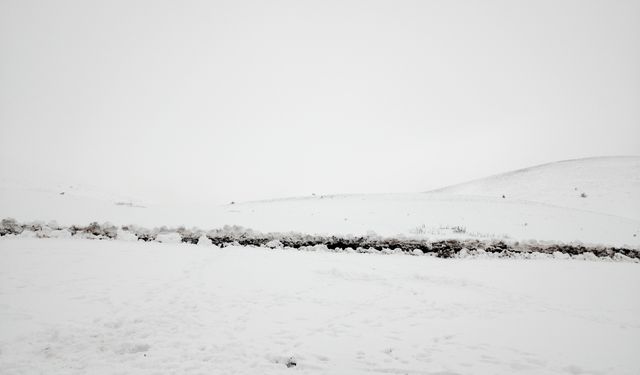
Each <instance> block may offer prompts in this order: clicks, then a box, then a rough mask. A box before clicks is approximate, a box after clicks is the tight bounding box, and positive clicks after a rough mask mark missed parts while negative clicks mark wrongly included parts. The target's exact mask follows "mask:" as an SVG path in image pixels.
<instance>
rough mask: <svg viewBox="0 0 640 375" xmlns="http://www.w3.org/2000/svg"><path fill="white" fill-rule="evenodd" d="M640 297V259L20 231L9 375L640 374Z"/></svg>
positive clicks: (6, 261) (4, 369)
mask: <svg viewBox="0 0 640 375" xmlns="http://www.w3.org/2000/svg"><path fill="white" fill-rule="evenodd" d="M639 295H640V272H638V265H637V264H635V263H616V262H603V261H597V262H592V261H576V260H566V261H562V260H557V259H542V260H517V259H446V260H445V259H437V258H432V257H428V256H423V257H411V256H403V255H381V254H347V253H322V252H311V253H309V252H296V251H282V250H265V249H254V248H242V247H229V248H224V249H218V248H215V247H203V246H192V245H185V244H177V245H176V244H159V243H143V242H133V243H129V242H123V241H95V240H94V241H90V240H81V239H28V238H17V237H13V236H8V237H3V238H0V373H2V374H38V373H42V374H133V373H135V374H172V373H173V374H187V373H188V374H266V373H269V374H274V373H283V374H285V373H307V374H322V373H325V374H336V373H340V374H370V373H391V374H514V373H523V374H629V375H633V374H638V373H640V357H639V356H638V355H637V350H638V348H639V347H640V318H639V317H640V299H639V298H638V296H639ZM290 358H293V359H290ZM293 362H295V363H296V366H292V367H287V365H286V364H287V363H290V364H291V363H293Z"/></svg>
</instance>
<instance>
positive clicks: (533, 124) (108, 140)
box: [0, 0, 640, 202]
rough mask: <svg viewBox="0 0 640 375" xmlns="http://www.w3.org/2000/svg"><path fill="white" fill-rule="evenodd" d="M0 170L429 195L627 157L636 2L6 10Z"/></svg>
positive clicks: (639, 106) (639, 147)
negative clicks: (523, 172) (555, 165)
mask: <svg viewBox="0 0 640 375" xmlns="http://www.w3.org/2000/svg"><path fill="white" fill-rule="evenodd" d="M0 54H1V56H0V178H2V179H5V180H30V181H36V182H38V183H42V184H43V185H46V184H51V183H65V184H66V183H70V184H71V183H73V184H76V183H84V184H91V185H95V186H99V187H102V188H104V189H107V190H112V191H118V192H121V193H130V194H133V195H135V196H138V197H140V196H142V197H146V198H148V199H156V200H192V201H193V200H201V201H213V202H227V201H229V200H236V201H238V200H248V199H263V198H272V197H285V196H295V195H308V194H311V193H318V194H323V193H355V192H365V193H371V192H404V191H425V190H428V189H432V188H438V187H441V186H445V185H449V184H453V183H458V182H463V181H466V180H470V179H473V178H478V177H483V176H485V175H489V174H493V173H499V172H503V171H507V170H510V169H515V168H521V167H526V166H530V165H534V164H540V163H545V162H550V161H555V160H562V159H572V158H579V157H586V156H597V155H628V154H640V1H559V0H554V1H344V0H343V1H130V0H128V1H85V0H78V1H28V0H27V1H25V0H16V1H13V0H2V1H0Z"/></svg>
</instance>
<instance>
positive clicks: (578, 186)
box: [433, 156, 640, 220]
mask: <svg viewBox="0 0 640 375" xmlns="http://www.w3.org/2000/svg"><path fill="white" fill-rule="evenodd" d="M433 192H435V193H439V194H454V195H474V196H483V197H492V198H501V197H502V195H504V196H505V199H508V200H524V201H531V202H538V203H544V204H550V205H554V206H560V207H568V208H575V209H582V210H589V211H595V212H600V213H605V214H610V215H616V216H622V217H627V218H632V219H636V220H640V156H628V157H599V158H587V159H577V160H566V161H560V162H555V163H549V164H543V165H539V166H535V167H531V168H525V169H520V170H516V171H513V172H508V173H504V174H499V175H495V176H491V177H487V178H483V179H479V180H475V181H471V182H467V183H463V184H460V185H454V186H450V187H446V188H443V189H438V190H435V191H433Z"/></svg>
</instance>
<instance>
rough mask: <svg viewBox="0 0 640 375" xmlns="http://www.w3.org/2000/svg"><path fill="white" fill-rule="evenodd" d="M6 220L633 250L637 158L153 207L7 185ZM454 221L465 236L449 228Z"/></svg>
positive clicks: (86, 191)
mask: <svg viewBox="0 0 640 375" xmlns="http://www.w3.org/2000/svg"><path fill="white" fill-rule="evenodd" d="M61 193H64V194H61ZM583 193H584V194H585V195H586V197H584V198H583V197H582V196H581V195H582V194H583ZM502 195H504V196H505V198H502ZM6 217H12V218H14V219H17V220H18V221H21V222H28V221H33V220H42V221H44V222H45V223H46V222H48V221H50V220H55V221H57V222H58V223H59V224H61V225H87V224H89V223H90V222H93V221H97V222H99V223H104V222H111V223H113V224H115V225H129V224H136V225H140V226H146V227H156V226H157V227H160V226H163V225H165V226H169V227H172V226H173V227H176V226H181V225H182V226H186V227H198V228H201V229H203V230H209V229H214V228H220V227H222V226H224V225H241V226H243V227H246V228H251V229H254V230H258V231H262V232H288V231H296V232H301V233H307V234H328V235H332V234H340V235H346V234H354V235H365V234H367V233H371V232H374V233H377V234H379V235H382V236H393V237H395V236H399V235H400V236H414V235H420V236H424V237H428V238H431V239H448V238H479V239H510V240H523V241H527V240H537V241H559V242H565V243H569V242H574V241H579V242H582V243H585V244H604V245H608V246H618V247H620V246H623V247H626V248H634V249H637V248H640V157H612V158H591V159H581V160H572V161H566V162H558V163H551V164H547V165H542V166H537V167H533V168H528V169H526V170H522V171H514V172H509V173H505V174H502V175H499V176H494V177H489V178H486V179H482V180H478V181H473V182H470V183H468V184H464V185H460V186H454V187H450V188H445V189H441V190H438V191H434V192H428V193H404V194H361V195H322V194H321V192H318V194H316V195H315V196H311V195H310V196H307V197H298V198H289V199H278V200H270V201H260V202H239V203H236V204H225V205H206V204H201V205H189V204H178V205H171V204H153V203H151V202H146V201H144V200H141V199H135V198H130V199H128V198H126V197H122V196H118V195H114V194H111V193H105V192H101V191H97V190H95V189H90V188H87V187H81V186H70V185H66V186H57V187H49V188H41V187H29V186H24V185H17V184H10V183H7V182H4V183H0V218H6ZM453 227H459V228H463V229H464V232H463V233H453V232H452V231H451V230H450V228H453Z"/></svg>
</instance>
